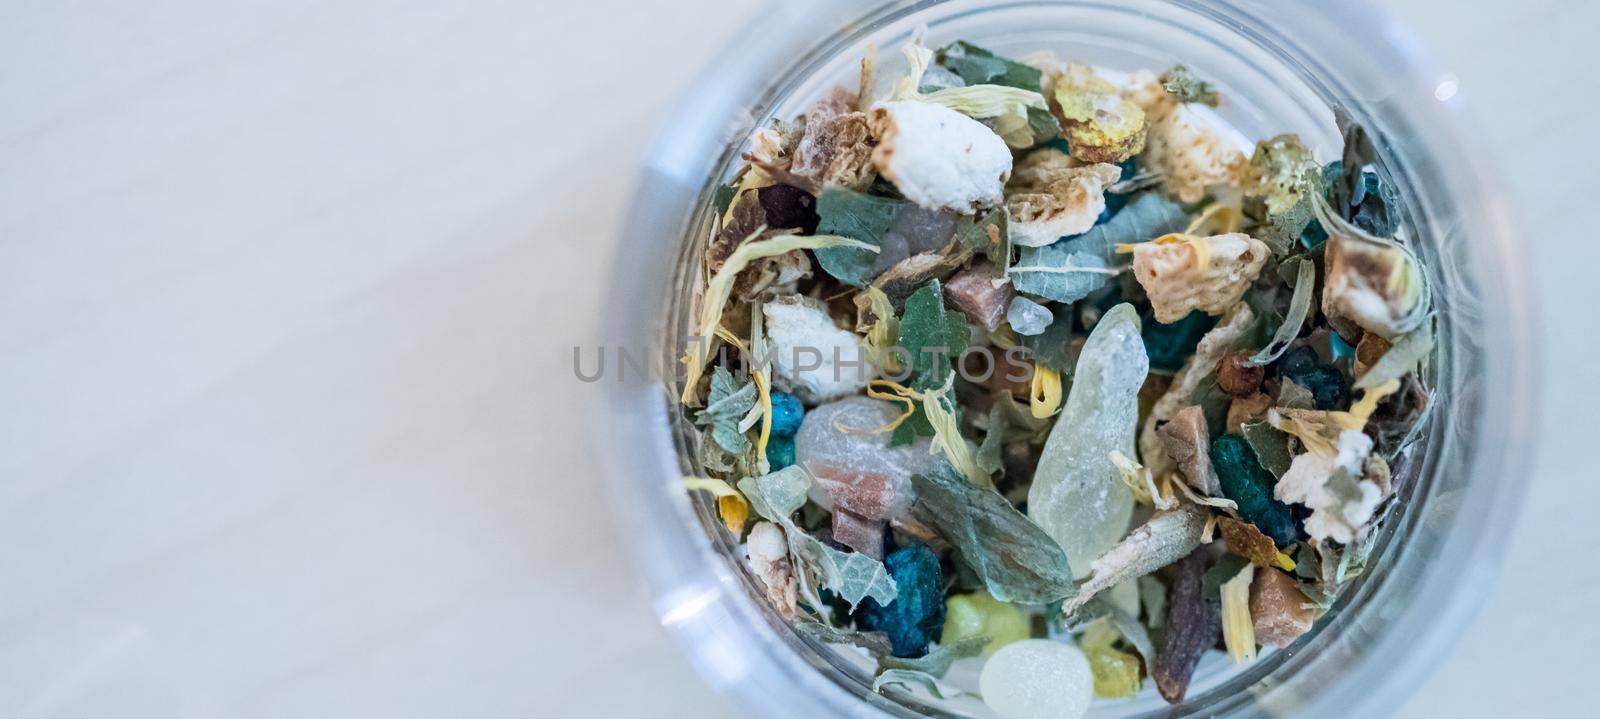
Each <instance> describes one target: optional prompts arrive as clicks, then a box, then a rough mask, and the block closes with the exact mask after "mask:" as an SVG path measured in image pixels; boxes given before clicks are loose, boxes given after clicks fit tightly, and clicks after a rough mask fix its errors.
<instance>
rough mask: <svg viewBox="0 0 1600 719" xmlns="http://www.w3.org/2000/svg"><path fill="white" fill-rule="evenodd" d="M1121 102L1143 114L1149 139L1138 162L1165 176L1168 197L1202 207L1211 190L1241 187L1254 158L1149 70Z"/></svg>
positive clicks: (1124, 92) (1132, 84)
mask: <svg viewBox="0 0 1600 719" xmlns="http://www.w3.org/2000/svg"><path fill="white" fill-rule="evenodd" d="M1122 96H1123V97H1125V98H1128V99H1129V100H1132V101H1133V102H1134V103H1135V104H1137V105H1139V106H1140V107H1142V108H1144V111H1145V117H1146V120H1147V121H1148V122H1149V123H1150V134H1149V137H1148V138H1147V139H1146V141H1145V150H1144V154H1143V155H1141V156H1140V158H1139V159H1140V161H1141V163H1142V165H1143V167H1145V168H1147V169H1150V170H1155V171H1156V172H1159V173H1161V177H1162V182H1163V183H1164V185H1165V188H1166V191H1167V192H1168V193H1169V194H1171V195H1173V196H1174V197H1177V198H1178V199H1179V200H1181V201H1183V202H1199V201H1200V200H1201V199H1202V198H1204V197H1205V195H1206V189H1207V188H1210V187H1214V186H1217V185H1237V184H1238V181H1239V172H1240V169H1241V168H1243V167H1244V165H1245V164H1246V163H1247V162H1248V161H1249V158H1248V157H1246V156H1245V153H1244V151H1243V149H1242V148H1241V147H1240V146H1239V144H1238V143H1237V142H1236V141H1234V140H1232V139H1231V138H1230V137H1229V135H1228V133H1226V132H1224V131H1223V129H1222V128H1221V127H1220V126H1219V125H1218V121H1217V120H1216V119H1215V116H1213V115H1210V114H1209V113H1207V112H1205V111H1204V110H1200V109H1197V108H1194V107H1192V106H1190V105H1188V104H1184V103H1180V102H1178V100H1177V98H1175V97H1173V96H1172V93H1170V92H1167V90H1166V89H1165V88H1164V87H1162V85H1161V81H1160V79H1159V78H1157V77H1156V75H1155V74H1154V73H1152V72H1150V71H1148V70H1140V71H1139V72H1136V73H1134V74H1133V76H1132V77H1131V78H1130V79H1129V82H1128V84H1127V86H1125V87H1124V88H1123V90H1122Z"/></svg>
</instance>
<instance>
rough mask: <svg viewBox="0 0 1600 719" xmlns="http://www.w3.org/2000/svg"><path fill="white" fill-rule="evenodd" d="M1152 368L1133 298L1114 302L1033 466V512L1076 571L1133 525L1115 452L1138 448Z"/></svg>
mask: <svg viewBox="0 0 1600 719" xmlns="http://www.w3.org/2000/svg"><path fill="white" fill-rule="evenodd" d="M1149 370H1150V359H1149V356H1148V355H1146V354H1145V350H1144V340H1143V339H1142V338H1141V337H1140V335H1139V316H1138V314H1137V313H1136V312H1135V311H1134V309H1133V305H1129V304H1126V303H1124V304H1120V305H1117V306H1116V307H1113V308H1111V311H1109V312H1107V313H1106V314H1105V316H1104V317H1102V318H1101V319H1100V322H1099V323H1097V324H1096V325H1095V327H1094V331H1092V332H1090V333H1089V339H1088V341H1087V342H1085V343H1084V346H1083V352H1082V354H1080V355H1079V357H1078V365H1077V369H1076V371H1075V372H1074V373H1073V375H1072V376H1073V380H1072V390H1071V392H1070V393H1069V394H1068V395H1067V402H1066V407H1065V408H1064V409H1063V410H1062V412H1061V416H1060V417H1059V418H1058V419H1057V420H1056V424H1055V427H1054V428H1052V429H1051V430H1050V438H1049V439H1048V440H1046V441H1045V445H1044V453H1043V454H1042V455H1040V457H1039V467H1038V469H1036V470H1035V471H1034V475H1033V486H1032V487H1030V488H1029V489H1028V518H1029V519H1032V520H1033V522H1034V523H1035V524H1037V525H1039V526H1040V527H1041V528H1043V529H1044V531H1045V533H1046V534H1049V535H1050V537H1051V538H1052V539H1054V540H1056V543H1058V544H1060V545H1061V549H1062V550H1063V551H1065V552H1066V553H1067V562H1068V563H1069V564H1071V565H1072V573H1073V575H1074V576H1076V577H1080V578H1081V577H1083V576H1085V575H1087V574H1088V573H1089V564H1090V563H1091V562H1093V561H1094V560H1095V559H1097V558H1099V557H1100V555H1102V554H1104V553H1105V552H1106V550H1108V549H1111V548H1112V547H1113V546H1115V545H1116V544H1117V542H1118V541H1119V540H1121V539H1122V537H1123V536H1124V535H1126V534H1127V533H1128V522H1129V520H1130V519H1132V517H1133V492H1132V491H1130V490H1129V489H1128V485H1127V484H1126V483H1124V482H1123V481H1122V475H1121V474H1120V473H1119V472H1118V470H1117V467H1116V465H1114V464H1112V462H1111V452H1112V451H1118V452H1121V453H1122V454H1123V455H1125V456H1131V454H1132V452H1133V434H1134V429H1135V423H1136V422H1137V421H1138V413H1139V387H1140V386H1142V385H1143V384H1144V380H1145V375H1146V374H1147V373H1148V372H1149Z"/></svg>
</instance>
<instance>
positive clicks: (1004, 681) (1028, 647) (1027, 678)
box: [978, 639, 1094, 719]
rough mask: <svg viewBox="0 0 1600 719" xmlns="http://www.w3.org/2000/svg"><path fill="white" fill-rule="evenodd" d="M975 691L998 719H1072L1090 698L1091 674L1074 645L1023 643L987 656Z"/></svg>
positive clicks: (1045, 641) (1038, 641) (1086, 706)
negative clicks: (999, 718)
mask: <svg viewBox="0 0 1600 719" xmlns="http://www.w3.org/2000/svg"><path fill="white" fill-rule="evenodd" d="M978 692H979V693H980V694H982V695H983V703H985V704H988V705H989V708H990V709H993V710H994V713H996V714H999V715H1000V716H1001V717H1002V719H1077V717H1081V716H1083V715H1084V714H1085V713H1087V712H1088V711H1089V702H1090V701H1092V700H1093V699H1094V675H1093V674H1092V673H1091V672H1090V670H1089V660H1088V659H1087V658H1086V657H1084V656H1083V652H1081V651H1079V650H1078V648H1077V647H1075V646H1073V645H1071V644H1068V643H1065V642H1057V641H1051V640H1049V639H1024V640H1022V641H1020V642H1012V643H1010V644H1007V645H1005V646H1003V647H1001V648H1000V650H999V651H996V652H995V653H994V655H993V656H990V657H989V660H988V661H987V662H985V663H984V665H983V673H982V674H980V675H979V676H978Z"/></svg>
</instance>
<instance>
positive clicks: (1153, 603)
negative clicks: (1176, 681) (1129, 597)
mask: <svg viewBox="0 0 1600 719" xmlns="http://www.w3.org/2000/svg"><path fill="white" fill-rule="evenodd" d="M1139 603H1140V604H1142V605H1144V621H1145V624H1147V625H1149V627H1150V628H1151V629H1160V628H1161V624H1162V622H1163V621H1164V620H1165V619H1166V618H1167V587H1166V585H1164V584H1162V583H1161V580H1159V579H1156V578H1155V577H1152V576H1150V575H1148V574H1147V575H1145V576H1143V577H1139ZM1150 658H1151V660H1154V659H1155V657H1154V655H1152V656H1151V657H1150Z"/></svg>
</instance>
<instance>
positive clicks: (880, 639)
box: [794, 620, 890, 657]
mask: <svg viewBox="0 0 1600 719" xmlns="http://www.w3.org/2000/svg"><path fill="white" fill-rule="evenodd" d="M794 628H795V631H797V632H799V633H800V634H802V635H804V636H807V637H810V638H811V639H812V640H814V641H818V642H823V643H825V644H850V645H853V646H857V647H861V648H862V649H865V650H867V652H869V653H871V654H872V655H873V656H874V657H884V656H888V654H889V649H890V647H889V637H888V636H886V635H884V633H883V632H860V631H856V630H854V629H840V628H838V627H835V626H832V625H829V624H823V623H822V622H816V621H809V620H807V621H800V622H796V623H795V625H794Z"/></svg>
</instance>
